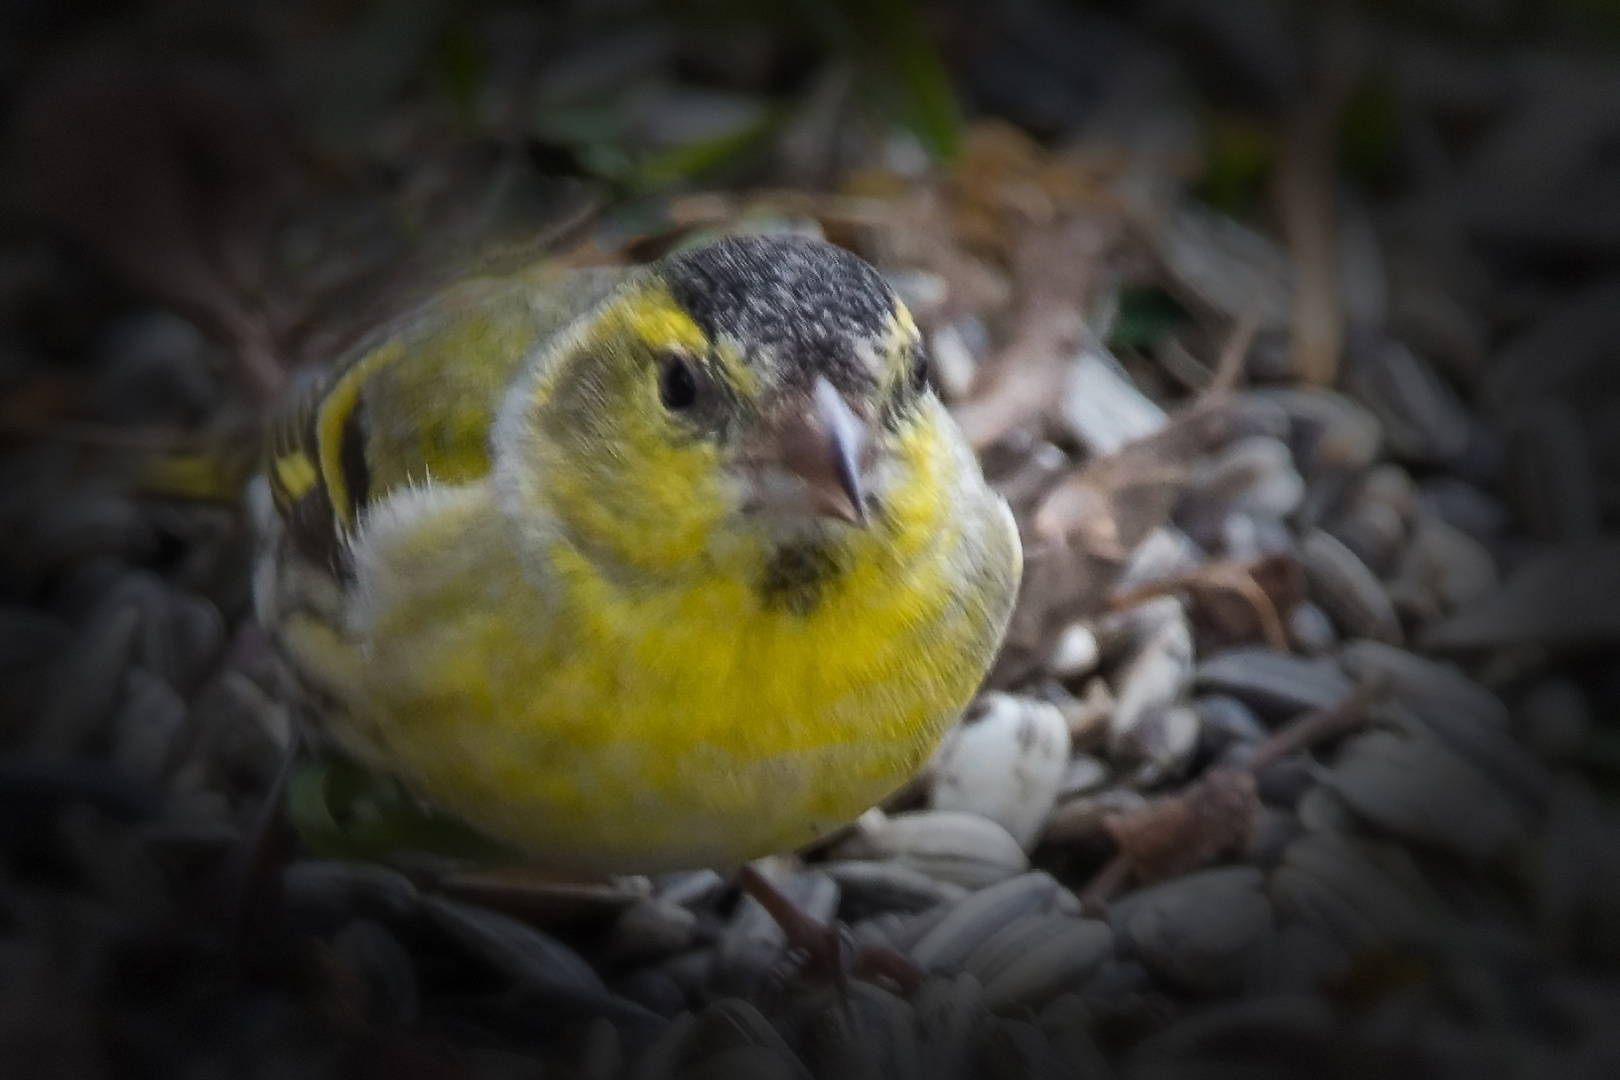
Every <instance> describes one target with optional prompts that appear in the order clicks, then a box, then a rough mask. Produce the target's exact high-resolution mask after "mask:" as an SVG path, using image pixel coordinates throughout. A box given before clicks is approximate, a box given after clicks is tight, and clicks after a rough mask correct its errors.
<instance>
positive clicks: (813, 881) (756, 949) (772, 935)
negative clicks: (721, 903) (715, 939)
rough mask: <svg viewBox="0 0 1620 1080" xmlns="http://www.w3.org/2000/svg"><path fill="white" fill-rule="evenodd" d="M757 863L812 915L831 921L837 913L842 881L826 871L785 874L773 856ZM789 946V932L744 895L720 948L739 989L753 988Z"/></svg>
mask: <svg viewBox="0 0 1620 1080" xmlns="http://www.w3.org/2000/svg"><path fill="white" fill-rule="evenodd" d="M755 865H756V867H758V868H759V869H760V871H761V872H762V873H763V874H765V875H766V876H767V877H769V878H771V879H772V880H773V881H774V883H775V884H776V886H777V887H778V888H779V889H780V890H781V892H782V895H784V896H786V897H787V898H788V899H789V900H791V901H793V902H794V904H796V905H797V906H798V907H799V909H800V910H801V911H803V912H804V913H805V914H807V915H809V916H810V917H811V918H813V919H816V920H818V921H820V922H830V921H831V920H832V918H833V916H834V915H836V914H837V912H838V883H837V882H835V881H833V879H832V878H830V877H828V876H827V875H826V874H823V873H821V872H819V871H815V870H811V871H802V872H799V873H786V874H784V873H783V871H782V869H781V868H780V865H779V863H778V862H777V861H775V860H769V859H767V860H761V861H760V862H759V863H756V864H755ZM786 947H787V932H786V931H784V930H783V929H782V927H781V926H780V925H779V924H778V923H777V921H776V920H775V919H773V918H772V917H771V914H770V912H768V911H766V910H765V907H764V906H763V905H762V904H760V902H759V901H758V900H755V899H754V898H753V897H752V896H744V897H743V898H742V900H741V901H740V902H739V903H738V905H737V910H736V913H735V914H733V915H732V917H731V923H730V925H729V926H727V927H726V929H725V932H724V933H723V934H721V936H720V941H719V944H718V947H717V950H716V951H717V953H718V955H719V958H720V965H721V968H722V969H723V970H724V972H725V973H726V975H727V977H728V978H730V979H733V980H735V981H736V983H737V985H738V987H739V989H751V988H753V986H754V985H755V984H756V983H757V982H758V980H760V979H762V978H764V977H765V976H766V975H767V974H768V973H769V971H770V969H771V968H772V967H773V966H774V965H775V964H776V962H777V960H778V959H779V958H780V957H781V955H782V951H783V950H784V949H785V948H786Z"/></svg>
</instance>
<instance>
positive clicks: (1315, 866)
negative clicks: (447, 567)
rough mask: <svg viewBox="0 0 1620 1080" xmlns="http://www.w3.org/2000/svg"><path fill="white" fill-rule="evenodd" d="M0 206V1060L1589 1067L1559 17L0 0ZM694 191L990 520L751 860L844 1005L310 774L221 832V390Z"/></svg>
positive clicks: (1593, 378) (1617, 262)
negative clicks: (805, 292) (845, 345)
mask: <svg viewBox="0 0 1620 1080" xmlns="http://www.w3.org/2000/svg"><path fill="white" fill-rule="evenodd" d="M0 192H3V195H0V1073H4V1074H5V1075H15V1076H30V1077H64V1078H66V1077H74V1078H77V1077H109V1078H110V1077H143V1078H144V1077H171V1076H172V1077H187V1078H192V1077H195V1078H199V1080H201V1078H204V1077H235V1076H245V1077H267V1078H268V1077H282V1076H287V1077H292V1076H297V1077H313V1076H331V1077H383V1076H387V1077H423V1078H429V1077H431V1078H440V1077H444V1078H451V1077H468V1078H484V1077H489V1078H507V1077H511V1078H519V1077H525V1078H526V1077H541V1076H547V1077H550V1076H567V1077H589V1078H592V1080H607V1078H610V1077H618V1076H637V1077H641V1076H647V1077H652V1076H663V1075H669V1076H694V1077H695V1076H739V1077H741V1076H755V1075H759V1076H806V1075H813V1076H817V1077H844V1076H872V1077H879V1076H882V1077H887V1076H900V1077H918V1076H929V1077H931V1078H939V1080H943V1078H944V1077H968V1076H994V1077H1060V1076H1072V1075H1080V1076H1087V1077H1091V1076H1095V1077H1104V1076H1114V1075H1118V1076H1122V1077H1134V1076H1161V1075H1162V1076H1177V1075H1198V1076H1226V1075H1231V1076H1240V1075H1241V1076H1245V1077H1248V1076H1259V1075H1265V1076H1293V1075H1301V1076H1304V1075H1317V1074H1320V1073H1321V1072H1323V1071H1324V1070H1327V1069H1332V1070H1333V1071H1334V1074H1335V1075H1344V1076H1351V1075H1353V1076H1361V1075H1368V1076H1372V1075H1390V1074H1391V1073H1393V1072H1395V1071H1397V1070H1398V1071H1399V1073H1400V1074H1401V1075H1417V1076H1448V1077H1449V1076H1509V1075H1514V1076H1517V1075H1524V1074H1527V1073H1528V1074H1534V1075H1559V1076H1571V1077H1576V1076H1592V1077H1599V1076H1613V1075H1616V1074H1620V1029H1617V1028H1616V1026H1615V1025H1614V1023H1613V1020H1614V1018H1615V1017H1620V808H1617V805H1616V799H1617V797H1620V667H1617V665H1616V663H1615V652H1614V647H1615V645H1616V642H1617V640H1620V544H1617V543H1616V542H1615V540H1614V539H1613V534H1614V531H1615V523H1616V518H1617V516H1620V366H1617V365H1616V364H1615V363H1614V361H1615V359H1616V358H1617V357H1616V351H1617V345H1616V342H1617V341H1620V336H1617V335H1616V330H1617V329H1620V325H1617V320H1616V314H1615V313H1616V312H1620V5H1616V4H1614V3H1611V2H1609V0H1541V2H1534V0H1420V2H1413V3H1385V2H1377V3H1372V2H1369V3H1364V4H1359V5H1353V4H1312V3H1289V2H1284V0H1229V2H1221V3H1199V2H1195V0H1137V2H1133V0H1116V2H1104V0H1099V2H1081V0H1026V2H1004V3H994V4H992V3H965V2H956V3H952V2H928V0H874V2H869V3H862V2H857V0H781V2H771V3H742V2H727V0H716V2H702V0H690V2H685V3H652V2H638V0H579V2H573V3H539V2H536V3H528V4H523V3H501V2H470V3H465V2H464V3H449V2H440V0H407V2H400V3H368V2H364V0H285V2H277V0H266V2H262V3H245V2H239V3H214V4H203V3H189V2H184V0H178V2H172V3H161V2H157V3H116V4H115V3H107V2H97V0H83V2H74V0H68V2H61V0H58V2H51V3H47V2H44V0H7V2H5V3H3V4H0ZM736 229H749V230H761V229H765V230H794V231H801V232H809V233H813V234H816V235H821V236H825V237H826V238H828V239H830V240H833V241H835V242H837V243H840V244H843V245H845V246H848V247H850V248H852V249H854V250H856V251H857V252H859V253H860V254H862V255H864V256H865V257H866V258H868V259H869V260H871V261H872V262H873V263H874V264H876V265H877V266H878V267H879V268H880V269H881V270H882V271H883V272H884V273H885V274H886V275H887V276H888V278H889V279H890V280H891V282H892V283H893V284H894V285H895V287H896V289H897V290H898V291H899V292H900V294H901V295H902V296H903V298H904V299H905V300H906V302H907V304H908V305H909V306H910V308H911V310H912V311H913V312H914V314H915V315H916V317H917V319H918V322H919V324H920V325H921V326H922V328H923V330H924V332H925V335H926V338H927V341H928V346H929V350H930V361H931V370H930V378H931V380H932V381H933V383H934V385H935V387H936V389H937V390H938V391H939V393H940V394H941V395H942V396H943V397H944V399H945V400H946V401H947V403H949V404H950V406H951V407H952V409H953V411H954V412H955V413H956V415H957V418H958V420H959V421H960V423H961V424H962V426H963V428H964V430H965V431H966V432H967V434H968V437H969V439H970V440H971V441H972V442H973V444H974V446H975V448H976V449H978V450H979V452H980V454H981V458H982V460H983V463H984V466H985V469H986V472H987V475H989V476H990V478H991V479H992V481H993V482H994V483H995V485H996V486H997V487H998V488H999V489H1000V490H1001V491H1002V492H1003V493H1004V494H1005V495H1006V496H1007V498H1008V499H1009V501H1010V502H1011V503H1012V505H1013V507H1014V510H1015V513H1016V515H1017V517H1018V519H1019V525H1020V530H1021V533H1022V536H1023V540H1024V544H1025V550H1026V580H1025V588H1024V593H1023V596H1022V597H1021V600H1020V605H1019V609H1018V612H1017V614H1016V616H1015V618H1014V624H1013V627H1012V630H1011V632H1010V634H1009V639H1008V642H1007V645H1006V648H1005V650H1004V654H1003V656H1002V658H1001V661H1000V662H999V663H998V665H997V668H996V670H995V671H994V673H993V674H992V676H991V679H990V685H989V686H988V687H987V690H986V692H985V694H983V695H982V696H981V699H980V700H979V702H977V703H976V704H975V706H974V707H973V709H972V710H970V713H969V715H968V717H967V718H966V720H965V721H964V723H963V724H962V725H961V726H960V727H959V728H958V729H957V730H956V731H954V732H953V733H952V734H951V735H950V736H948V738H947V740H946V743H945V745H944V746H943V747H942V748H941V750H940V752H939V753H938V754H937V755H936V756H935V759H934V760H933V761H932V762H931V763H930V765H929V767H928V769H927V770H926V771H925V773H924V774H923V775H922V776H920V777H919V778H918V779H917V780H916V781H915V782H914V783H913V784H912V785H910V786H909V787H908V788H907V789H906V790H905V791H902V792H900V793H897V795H896V796H895V797H894V798H893V799H892V800H891V801H890V802H889V803H887V804H885V806H884V807H883V808H881V809H880V810H877V811H874V812H873V813H871V814H869V815H868V816H866V817H864V818H863V819H862V820H861V821H860V822H859V823H857V824H856V825H854V826H852V827H851V828H850V829H849V830H846V831H845V832H844V833H842V834H840V835H839V836H836V837H834V838H831V839H830V840H829V841H828V842H826V843H824V844H822V845H819V846H818V847H817V848H816V849H815V850H812V851H808V852H802V853H784V854H783V856H781V857H780V858H777V859H773V860H768V861H767V864H766V869H767V870H768V872H769V873H770V874H771V875H772V876H773V877H775V878H776V879H777V880H778V881H780V882H781V883H782V884H783V887H784V888H785V889H786V890H787V891H788V892H789V893H790V894H791V895H793V896H794V897H795V898H796V899H797V900H798V901H800V902H801V903H802V904H803V905H804V906H805V907H806V909H807V910H810V911H811V912H812V913H813V914H816V915H817V916H818V917H822V918H833V917H837V918H839V919H842V920H844V921H845V922H847V923H848V924H850V925H851V926H852V928H853V929H854V932H855V933H856V934H857V935H858V936H859V937H861V938H862V939H863V940H871V941H881V942H885V943H888V944H890V945H892V946H894V947H896V948H898V949H900V950H901V951H904V952H907V953H909V954H910V955H912V956H913V957H914V958H917V959H918V960H919V962H920V963H923V964H924V965H925V966H927V967H930V968H937V969H939V970H940V971H941V972H942V974H939V975H937V976H935V977H934V978H933V979H931V980H930V982H929V983H928V984H927V985H926V986H925V988H924V990H923V991H922V992H921V993H919V994H918V995H916V996H914V997H912V998H911V999H909V1000H907V999H904V998H902V997H901V996H899V995H896V994H893V993H890V992H889V991H887V990H884V989H881V988H877V987H874V986H871V985H868V984H864V983H857V984H856V985H855V986H853V987H852V988H851V991H850V993H851V1000H850V1003H849V1007H848V1009H847V1011H846V1010H844V1009H842V1008H840V1007H839V1006H838V1003H837V1002H836V1000H835V999H833V998H832V997H830V996H829V994H830V991H829V989H828V987H827V986H826V985H824V984H821V983H818V982H816V981H815V980H813V979H802V978H795V977H793V976H792V974H791V973H790V972H789V973H787V974H784V956H783V941H782V937H781V935H780V934H779V932H777V931H776V930H775V929H774V927H773V926H772V924H770V922H769V920H768V919H766V918H765V917H764V913H763V911H762V910H761V909H759V908H758V907H757V906H755V905H753V904H752V902H751V901H742V900H739V898H738V896H737V894H736V892H735V890H734V889H733V888H732V887H731V886H730V885H729V884H728V882H727V880H726V879H725V878H724V877H723V876H722V875H720V874H717V873H715V872H714V871H698V872H693V873H686V874H679V875H668V876H666V877H662V878H657V879H652V880H648V879H641V878H628V879H620V880H615V881H611V882H598V881H571V880H563V879H560V878H557V877H555V876H551V875H542V874H539V873H537V872H531V871H524V870H514V869H512V868H510V867H502V866H493V865H488V864H487V863H486V861H483V860H480V858H479V857H478V856H479V854H480V852H478V851H476V850H472V849H471V848H469V847H468V846H467V844H468V843H470V841H466V840H465V838H458V837H456V836H453V835H449V834H447V833H446V831H445V829H444V825H445V823H444V822H442V821H436V820H424V819H422V818H421V817H420V816H418V817H412V816H411V814H412V810H411V808H410V807H408V806H406V805H404V804H403V803H402V802H400V801H398V800H395V801H394V802H390V796H389V793H387V792H382V791H376V790H372V789H370V788H368V786H367V784H366V783H365V781H364V780H363V778H359V777H357V776H355V775H353V774H352V773H351V772H349V771H346V770H345V769H344V768H343V767H342V766H341V765H334V764H330V763H328V764H325V765H320V766H317V767H311V768H307V769H304V770H303V771H301V772H299V773H296V774H295V776H294V784H293V786H292V790H291V793H290V796H289V807H288V817H289V819H290V827H289V828H288V829H287V830H285V835H282V834H281V833H280V832H278V833H277V834H276V835H275V836H272V837H271V839H270V842H268V843H266V842H264V841H263V840H262V839H261V841H259V842H257V843H256V842H255V841H254V834H255V830H256V828H257V827H258V826H257V823H258V822H259V821H260V820H261V812H262V809H263V805H264V802H265V799H266V794H267V792H268V791H269V789H270V786H271V783H272V780H273V778H274V776H275V775H276V773H277V770H278V769H279V767H280V764H281V761H282V759H283V757H284V754H285V749H286V747H287V746H288V745H289V741H290V733H291V731H292V730H293V728H294V727H295V726H296V724H297V722H298V720H297V717H296V716H295V715H294V714H293V712H292V711H291V710H290V708H289V706H288V704H287V703H286V701H285V700H284V698H283V695H282V693H281V691H280V688H279V685H278V682H277V678H276V674H275V671H274V665H273V663H272V660H271V657H270V655H269V651H268V649H267V647H266V644H265V642H264V640H263V638H262V636H261V635H260V634H259V633H258V631H257V629H256V627H255V626H254V625H253V620H252V616H251V605H250V600H249V578H250V571H251V565H252V553H253V535H252V528H251V524H250V521H249V517H248V514H247V513H246V512H245V510H244V508H243V498H242V490H243V486H244V484H245V482H246V480H247V477H248V474H249V472H250V471H251V468H252V462H253V453H254V446H255V441H254V440H255V438H256V435H255V432H256V430H257V427H258V424H259V423H260V420H261V418H262V416H263V415H264V412H265V410H266V409H267V408H268V407H269V405H270V403H272V402H273V401H275V400H276V399H277V398H278V397H279V395H280V394H281V393H283V392H284V391H285V390H286V389H287V388H288V387H289V386H292V385H295V384H296V383H297V382H298V381H299V380H300V379H303V378H307V377H308V374H309V372H310V371H311V370H313V366H314V365H318V364H321V363H324V362H328V361H331V360H333V359H335V358H338V357H341V356H342V355H343V354H344V351H345V350H346V349H347V348H349V347H350V346H351V345H352V344H353V343H354V341H355V340H356V339H357V338H358V336H359V335H361V334H363V333H365V332H366V331H367V330H369V329H370V328H372V327H374V326H375V325H376V324H377V323H378V322H379V321H381V320H383V319H385V318H387V317H389V316H391V315H393V314H397V313H398V312H400V311H403V310H405V309H406V308H407V307H408V306H409V305H410V304H411V303H412V302H414V301H416V300H419V299H421V298H423V297H425V296H427V295H429V294H430V293H431V292H432V291H433V290H434V289H435V288H437V287H439V286H442V285H444V284H446V283H447V282H450V281H453V280H455V279H456V278H458V277H461V276H465V275H467V274H470V273H490V272H494V273H498V272H502V271H505V270H510V269H514V268H517V267H521V266H524V265H527V264H529V263H531V262H533V261H535V260H539V259H555V260H559V261H562V262H566V263H569V264H572V265H597V264H607V263H629V262H639V261H643V260H646V259H650V258H653V257H656V256H657V255H658V254H660V253H662V252H664V251H667V250H669V249H670V248H671V247H673V246H674V245H676V244H678V243H682V242H688V241H690V240H691V239H693V238H695V237H700V236H704V235H710V234H714V233H719V232H725V231H729V230H736ZM474 847H476V845H474ZM244 877H245V878H246V879H247V880H249V881H250V882H253V883H254V884H253V885H252V887H250V888H248V889H247V890H245V891H244V890H243V888H242V887H241V885H240V883H241V882H242V881H243V880H244ZM244 897H246V900H244Z"/></svg>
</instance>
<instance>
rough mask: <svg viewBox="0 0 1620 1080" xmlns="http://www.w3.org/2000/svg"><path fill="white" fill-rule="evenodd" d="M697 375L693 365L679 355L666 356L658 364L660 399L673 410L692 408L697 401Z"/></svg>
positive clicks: (666, 406) (667, 407) (665, 406)
mask: <svg viewBox="0 0 1620 1080" xmlns="http://www.w3.org/2000/svg"><path fill="white" fill-rule="evenodd" d="M697 397H698V382H697V375H696V374H695V373H694V372H693V371H692V365H691V364H690V363H688V362H687V361H686V360H685V359H683V358H682V357H679V356H665V357H664V358H663V360H662V361H660V363H659V366H658V400H659V401H662V402H663V403H664V408H666V409H669V410H670V411H672V412H681V411H683V410H685V409H690V408H691V407H692V406H693V405H694V404H696V403H697Z"/></svg>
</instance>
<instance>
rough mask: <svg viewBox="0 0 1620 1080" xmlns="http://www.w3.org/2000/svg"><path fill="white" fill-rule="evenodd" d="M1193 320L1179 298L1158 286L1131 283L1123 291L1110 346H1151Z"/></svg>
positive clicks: (1111, 333) (1109, 338) (1115, 347)
mask: <svg viewBox="0 0 1620 1080" xmlns="http://www.w3.org/2000/svg"><path fill="white" fill-rule="evenodd" d="M1191 321H1192V317H1191V316H1190V315H1188V314H1187V309H1186V308H1184V307H1182V306H1181V305H1180V304H1178V303H1176V300H1175V297H1173V296H1171V295H1170V294H1169V293H1167V292H1165V291H1164V290H1163V289H1161V288H1159V287H1157V286H1154V285H1127V286H1126V287H1125V288H1124V289H1122V290H1121V291H1120V295H1119V314H1118V315H1117V316H1115V318H1114V326H1113V330H1112V331H1111V332H1110V333H1109V335H1108V346H1109V348H1113V349H1118V348H1124V347H1137V346H1142V345H1151V344H1152V343H1153V342H1155V341H1158V340H1159V339H1160V338H1163V337H1168V336H1169V335H1171V334H1173V333H1175V332H1176V331H1177V330H1180V329H1181V328H1182V327H1184V326H1186V325H1187V324H1188V323H1189V322H1191Z"/></svg>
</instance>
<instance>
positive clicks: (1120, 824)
mask: <svg viewBox="0 0 1620 1080" xmlns="http://www.w3.org/2000/svg"><path fill="white" fill-rule="evenodd" d="M1259 814H1260V798H1259V796H1258V795H1257V794H1256V793H1255V782H1254V776H1253V774H1251V773H1248V772H1245V771H1243V770H1240V769H1211V770H1209V771H1208V772H1206V773H1205V774H1204V775H1203V777H1202V778H1200V779H1199V781H1198V782H1197V783H1196V784H1193V785H1191V786H1190V787H1188V788H1187V789H1185V790H1184V791H1182V792H1180V793H1179V794H1176V795H1172V796H1169V797H1167V798H1163V799H1159V800H1157V801H1155V802H1151V803H1149V804H1147V805H1146V806H1144V807H1142V808H1141V809H1140V810H1136V811H1133V812H1131V813H1128V814H1119V815H1116V816H1114V817H1110V818H1108V819H1107V821H1105V822H1104V827H1105V828H1106V829H1107V830H1108V834H1109V835H1110V836H1112V837H1113V838H1114V841H1115V843H1117V844H1118V845H1119V851H1120V855H1121V856H1122V857H1123V858H1124V859H1125V860H1126V862H1127V863H1128V864H1129V866H1130V869H1131V871H1132V873H1133V876H1134V877H1135V879H1136V881H1137V882H1139V883H1140V884H1143V885H1151V884H1152V883H1153V882H1156V881H1163V880H1165V879H1166V878H1172V877H1175V876H1176V875H1178V874H1184V873H1186V872H1187V871H1189V870H1195V869H1197V868H1198V867H1201V866H1205V865H1208V864H1209V863H1212V862H1214V861H1215V860H1216V859H1218V858H1220V857H1221V856H1222V855H1224V854H1226V853H1227V852H1229V851H1232V850H1233V849H1235V848H1237V847H1239V846H1241V845H1242V844H1243V842H1244V841H1245V840H1246V839H1247V838H1248V835H1249V831H1250V830H1251V829H1253V828H1254V823H1255V821H1256V819H1257V818H1258V817H1259Z"/></svg>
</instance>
